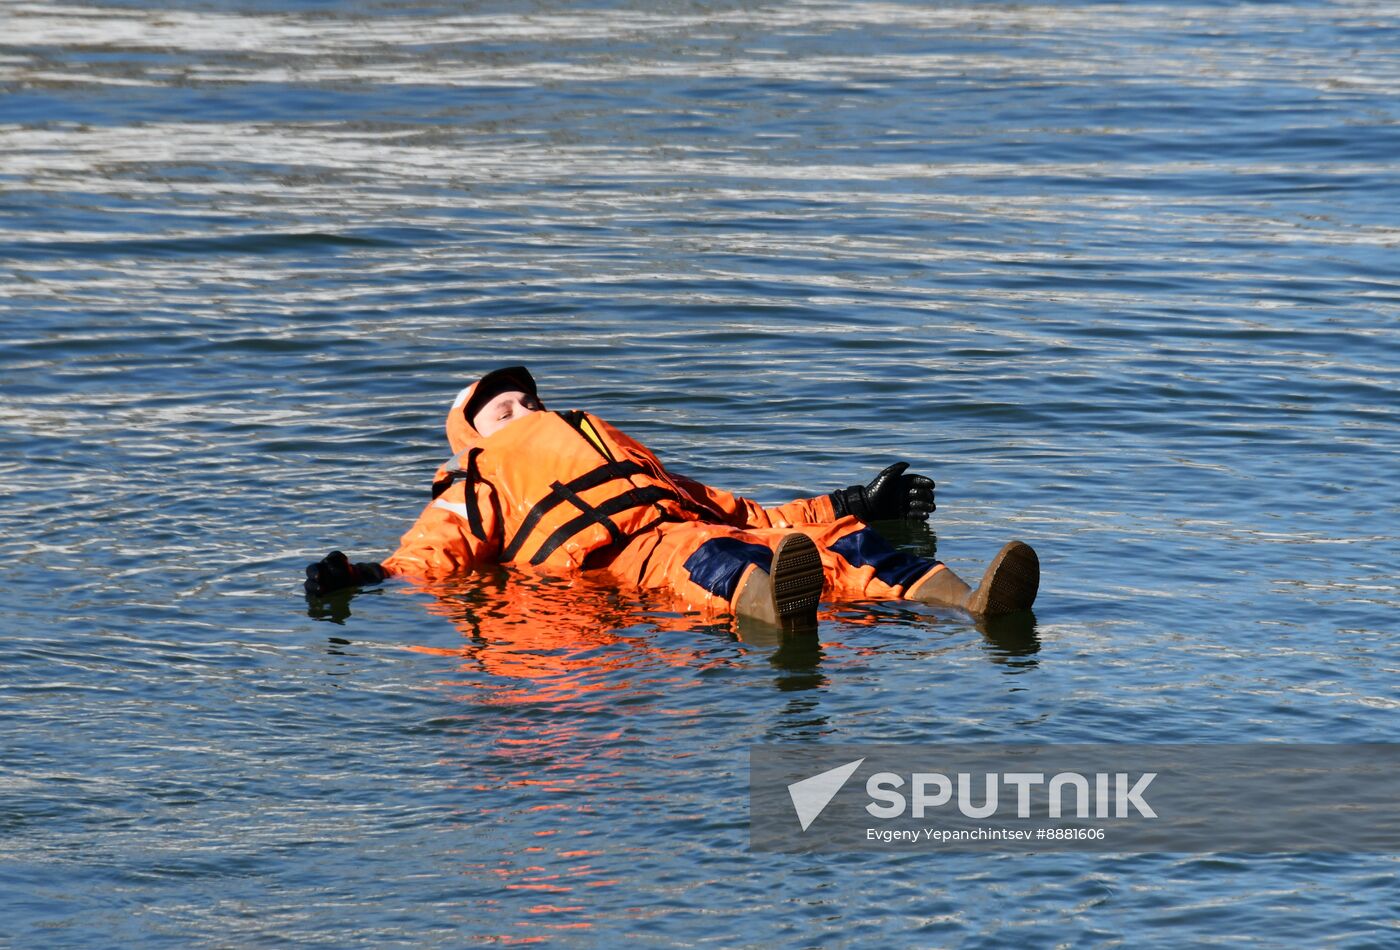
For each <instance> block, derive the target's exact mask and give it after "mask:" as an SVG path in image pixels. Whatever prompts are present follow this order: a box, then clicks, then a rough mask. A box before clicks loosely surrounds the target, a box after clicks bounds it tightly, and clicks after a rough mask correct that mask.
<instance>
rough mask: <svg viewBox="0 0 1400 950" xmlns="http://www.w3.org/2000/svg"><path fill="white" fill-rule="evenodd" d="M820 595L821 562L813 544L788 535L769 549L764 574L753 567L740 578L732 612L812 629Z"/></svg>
mask: <svg viewBox="0 0 1400 950" xmlns="http://www.w3.org/2000/svg"><path fill="white" fill-rule="evenodd" d="M821 594H822V559H821V555H820V554H819V553H818V552H817V546H816V544H815V543H813V541H812V539H811V538H809V537H807V536H806V535H805V534H789V535H785V536H784V537H783V538H781V539H780V540H779V541H778V544H777V546H775V547H774V548H773V562H772V564H771V565H770V567H769V569H768V573H766V574H765V573H764V572H763V569H762V568H760V567H759V566H758V565H757V564H755V565H753V566H752V567H750V568H749V569H748V573H746V574H745V575H744V576H743V578H742V579H740V581H739V589H738V590H737V591H735V592H734V601H733V609H734V613H736V614H738V615H739V616H741V617H749V618H751V619H754V620H761V621H763V622H764V623H769V624H772V625H773V626H775V627H789V626H793V625H802V626H814V625H815V624H816V622H817V602H818V601H820V600H821Z"/></svg>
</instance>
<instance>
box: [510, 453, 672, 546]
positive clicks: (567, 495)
mask: <svg viewBox="0 0 1400 950" xmlns="http://www.w3.org/2000/svg"><path fill="white" fill-rule="evenodd" d="M644 471H646V469H644V468H642V466H640V465H638V464H637V463H636V462H632V461H627V462H609V463H608V464H607V465H600V466H598V467H597V468H595V469H593V470H592V471H589V472H585V473H584V474H582V475H580V476H578V477H577V478H575V479H573V480H572V481H570V482H569V483H568V484H565V485H561V484H560V483H559V482H555V483H554V484H553V485H552V486H550V491H549V494H548V495H545V496H544V497H543V498H541V499H540V500H539V501H537V502H536V503H535V506H534V507H533V508H531V509H530V511H529V513H528V514H527V515H526V516H525V518H524V520H522V521H521V522H520V527H519V528H518V529H517V530H516V532H515V537H513V538H511V540H510V544H508V545H506V548H505V550H504V551H502V552H501V561H502V563H504V562H507V561H511V560H514V559H515V556H516V555H517V554H519V553H520V549H521V548H522V547H524V546H525V541H526V540H527V539H528V538H529V537H530V534H531V532H533V531H534V530H535V528H537V527H539V523H540V521H541V520H543V518H544V516H545V515H547V514H549V513H550V512H551V511H553V510H554V509H555V508H557V507H559V505H560V504H561V503H562V502H565V501H568V502H572V503H573V504H575V505H577V506H578V508H579V510H581V511H592V510H593V509H592V508H591V507H590V506H589V505H588V503H587V502H585V501H584V500H583V499H582V498H579V497H578V493H579V492H583V491H588V490H589V489H590V488H597V487H598V486H599V485H602V484H605V483H607V482H610V481H613V480H614V479H618V478H630V477H631V476H633V475H640V474H641V473H643V472H644Z"/></svg>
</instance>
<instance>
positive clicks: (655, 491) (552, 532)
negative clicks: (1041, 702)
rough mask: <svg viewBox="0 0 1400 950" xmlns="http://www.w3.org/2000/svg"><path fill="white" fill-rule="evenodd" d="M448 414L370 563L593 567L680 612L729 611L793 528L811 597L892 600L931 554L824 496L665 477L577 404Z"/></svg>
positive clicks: (926, 568) (434, 567)
mask: <svg viewBox="0 0 1400 950" xmlns="http://www.w3.org/2000/svg"><path fill="white" fill-rule="evenodd" d="M476 386H477V384H476V383H473V384H472V385H471V386H468V387H467V388H466V389H464V390H462V392H461V393H459V394H458V396H457V398H456V400H455V401H454V402H453V406H452V409H451V410H450V411H449V412H448V415H447V438H448V441H449V442H450V443H451V446H452V450H453V452H454V455H453V456H452V458H451V459H449V460H448V461H447V462H446V463H445V464H444V465H442V466H441V467H440V468H439V469H438V472H437V474H436V476H435V477H434V483H433V500H432V501H431V502H429V503H428V506H427V507H426V508H424V509H423V513H422V514H421V515H419V516H418V520H417V522H415V523H414V525H413V527H412V528H410V529H409V530H408V532H407V533H406V534H404V536H403V538H402V539H401V541H400V544H399V549H398V550H397V551H395V552H394V554H393V555H391V556H390V557H389V559H388V560H386V561H384V562H383V564H382V565H381V567H382V568H383V569H384V571H385V572H386V573H388V574H393V575H402V576H406V577H410V578H421V579H431V578H435V577H441V576H444V575H448V574H453V573H457V572H461V571H467V570H471V569H472V568H474V567H478V566H481V565H485V564H511V565H515V566H518V567H522V568H527V569H531V568H532V569H536V570H542V571H547V572H571V571H578V570H594V569H596V570H601V571H607V572H608V573H610V574H612V575H613V576H615V577H616V578H617V579H618V580H620V581H622V582H624V583H627V584H631V585H634V586H636V587H640V588H646V589H667V590H670V591H672V592H673V593H674V594H675V595H676V596H677V597H678V598H679V600H680V601H681V602H682V603H683V604H684V605H685V607H687V608H690V609H701V610H720V611H723V610H727V609H729V608H730V606H731V603H732V599H733V597H734V594H735V590H736V588H737V586H738V583H739V580H740V577H741V575H742V574H743V573H744V571H745V570H747V568H748V566H749V565H750V564H756V565H759V567H760V568H761V569H762V570H765V571H766V570H767V569H768V564H769V562H770V560H771V557H772V546H773V545H775V544H776V543H777V541H778V539H780V538H781V537H783V536H784V535H785V534H788V533H790V532H792V531H800V532H802V533H803V534H806V535H807V536H809V537H810V538H812V540H813V541H815V542H816V544H817V547H818V549H819V551H820V552H821V557H822V567H823V574H824V584H823V594H824V596H826V597H827V598H832V597H839V596H847V597H857V598H862V597H863V598H871V599H889V598H898V597H899V596H900V595H901V594H902V593H903V591H904V590H905V588H907V587H910V586H912V585H913V583H914V582H915V581H917V580H918V579H919V578H922V577H923V576H925V575H926V574H928V573H930V572H931V571H932V570H933V569H934V568H935V567H936V566H937V565H938V562H937V561H934V560H931V559H928V558H919V557H915V556H914V555H911V554H908V553H906V552H902V551H897V550H895V549H894V548H893V547H891V546H890V544H889V543H888V542H887V541H885V539H884V538H882V537H881V536H880V535H878V534H876V533H875V532H874V531H873V530H871V529H870V528H868V527H867V526H866V525H865V524H864V523H863V522H861V521H859V520H858V519H856V518H855V517H853V516H847V517H843V518H837V517H836V516H835V512H834V510H833V508H832V504H831V500H830V498H829V497H828V496H821V497H817V498H810V499H799V500H797V501H793V502H789V503H788V504H785V505H781V506H779V507H776V508H763V507H762V506H760V505H758V504H757V503H755V502H753V501H750V500H748V499H745V498H741V497H739V496H737V495H733V494H730V493H729V492H726V491H722V490H720V489H717V488H711V487H710V486H708V485H703V484H701V483H700V482H697V481H694V480H692V479H688V478H684V477H681V476H678V475H675V474H673V473H671V472H668V471H667V470H666V468H665V467H664V466H663V465H662V464H661V461H660V459H658V458H657V457H656V455H655V454H654V453H653V452H652V451H651V450H650V449H648V448H647V447H646V446H644V445H642V444H641V443H640V442H637V441H636V440H635V439H632V438H630V437H629V436H627V435H626V434H624V433H623V432H621V431H620V430H618V429H616V428H614V427H613V426H611V425H609V424H608V423H606V422H604V421H603V420H601V419H599V418H598V417H596V416H593V415H591V414H589V413H586V412H548V411H539V412H532V413H530V414H528V415H526V416H523V417H522V418H519V419H517V420H515V421H513V422H511V423H510V424H509V425H506V426H505V427H503V428H501V429H499V430H498V431H496V432H495V433H493V434H492V435H491V436H489V437H486V438H483V437H482V436H481V435H480V434H479V433H478V432H477V431H476V429H475V428H473V427H472V425H471V423H470V422H469V420H468V419H467V418H466V415H465V413H464V411H463V407H464V406H466V405H468V404H469V402H470V400H471V396H472V394H473V392H474V390H475V388H476Z"/></svg>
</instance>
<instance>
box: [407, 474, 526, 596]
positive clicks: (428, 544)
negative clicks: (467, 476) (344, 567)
mask: <svg viewBox="0 0 1400 950" xmlns="http://www.w3.org/2000/svg"><path fill="white" fill-rule="evenodd" d="M472 490H473V492H474V496H475V501H476V505H477V508H478V510H479V511H480V512H481V526H482V534H484V535H485V538H478V537H477V536H476V535H475V534H474V533H473V532H472V529H471V522H470V518H469V513H468V508H467V495H466V493H467V485H466V483H465V482H458V483H456V484H455V485H453V486H451V487H450V488H448V489H447V491H445V492H443V493H442V494H441V495H439V496H438V497H437V498H434V499H433V500H432V501H430V502H428V506H427V507H426V508H424V509H423V513H422V514H420V515H419V516H418V520H417V521H415V522H414V523H413V527H411V528H409V529H408V531H407V532H406V533H405V534H404V536H403V537H402V538H401V539H400V540H399V549H398V550H397V551H395V552H394V553H393V554H391V555H390V556H389V558H388V560H386V561H384V562H383V563H382V564H381V565H380V566H381V567H382V568H384V570H385V571H387V572H388V573H389V574H392V575H404V576H408V577H417V578H424V579H427V578H434V577H442V576H443V575H447V574H459V573H463V572H465V571H470V570H471V569H472V568H475V567H480V566H481V565H483V564H494V563H496V559H497V557H499V556H500V553H501V530H502V526H501V522H500V517H499V516H498V514H497V509H496V504H495V498H494V490H493V489H492V488H491V486H490V485H488V484H486V483H484V482H478V483H477V484H476V485H475V486H473V489H472Z"/></svg>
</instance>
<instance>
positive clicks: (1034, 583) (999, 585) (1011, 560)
mask: <svg viewBox="0 0 1400 950" xmlns="http://www.w3.org/2000/svg"><path fill="white" fill-rule="evenodd" d="M1039 590H1040V558H1038V557H1036V553H1035V550H1034V549H1032V548H1031V546H1030V545H1029V544H1026V543H1025V542H1022V541H1012V542H1011V543H1010V544H1008V545H1006V547H1004V548H1002V549H1001V550H1000V551H998V552H997V556H996V557H994V558H993V559H992V563H991V564H990V565H988V567H987V573H986V574H984V575H982V583H981V584H979V585H978V587H977V590H976V591H974V592H973V594H972V596H971V597H970V598H969V599H968V605H967V609H968V610H969V611H971V612H972V613H974V614H979V615H981V616H984V617H997V616H1000V615H1002V614H1011V613H1016V612H1017V611H1021V610H1030V609H1031V605H1032V604H1034V603H1035V595H1036V593H1037V592H1038V591H1039Z"/></svg>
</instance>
